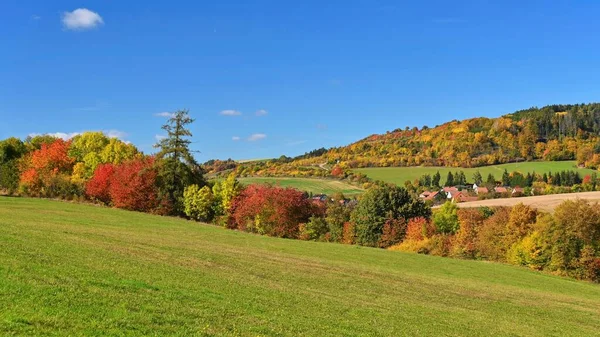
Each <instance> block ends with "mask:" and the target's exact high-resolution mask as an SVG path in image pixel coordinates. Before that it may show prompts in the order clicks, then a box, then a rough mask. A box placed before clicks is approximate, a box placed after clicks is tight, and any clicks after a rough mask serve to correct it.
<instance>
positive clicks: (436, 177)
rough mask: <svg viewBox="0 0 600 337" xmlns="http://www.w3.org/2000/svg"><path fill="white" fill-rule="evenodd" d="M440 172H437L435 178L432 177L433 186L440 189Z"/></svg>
mask: <svg viewBox="0 0 600 337" xmlns="http://www.w3.org/2000/svg"><path fill="white" fill-rule="evenodd" d="M441 178H442V177H441V175H440V171H437V172H436V173H435V174H434V175H433V177H431V185H432V186H435V187H440V179H441Z"/></svg>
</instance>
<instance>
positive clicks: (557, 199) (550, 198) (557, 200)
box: [458, 192, 600, 212]
mask: <svg viewBox="0 0 600 337" xmlns="http://www.w3.org/2000/svg"><path fill="white" fill-rule="evenodd" d="M574 199H585V200H589V201H591V202H596V201H600V192H581V193H566V194H552V195H538V196H534V197H522V198H506V199H491V200H478V201H471V202H463V203H460V204H458V206H459V207H481V206H488V207H492V206H514V205H516V204H519V203H523V204H525V205H530V206H532V207H535V208H538V209H540V210H543V211H547V212H552V211H553V210H554V208H556V206H558V205H560V204H561V203H562V202H563V201H565V200H574Z"/></svg>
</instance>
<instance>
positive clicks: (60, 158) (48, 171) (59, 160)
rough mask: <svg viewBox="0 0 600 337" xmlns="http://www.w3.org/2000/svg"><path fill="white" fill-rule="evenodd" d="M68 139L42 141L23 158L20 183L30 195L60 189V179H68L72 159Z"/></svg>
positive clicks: (51, 192)
mask: <svg viewBox="0 0 600 337" xmlns="http://www.w3.org/2000/svg"><path fill="white" fill-rule="evenodd" d="M70 144H71V142H70V141H64V140H62V139H60V138H57V139H56V140H54V141H53V142H51V143H43V144H42V145H41V147H40V149H38V150H35V151H33V152H31V153H30V154H29V155H28V156H27V157H25V158H24V160H23V166H22V168H21V169H22V173H21V177H20V181H21V184H22V185H23V186H24V187H26V189H27V192H28V193H29V194H32V195H40V194H42V191H45V194H48V196H54V195H53V194H55V193H54V192H56V191H58V190H60V188H61V186H57V184H60V181H63V180H64V181H68V175H69V174H70V171H71V170H72V168H73V163H74V160H73V158H71V157H69V156H68V152H69V146H70Z"/></svg>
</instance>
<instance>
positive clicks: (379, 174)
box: [354, 161, 597, 186]
mask: <svg viewBox="0 0 600 337" xmlns="http://www.w3.org/2000/svg"><path fill="white" fill-rule="evenodd" d="M505 169H506V170H507V171H508V172H513V171H519V172H521V173H523V174H527V172H536V173H540V174H542V173H544V172H546V173H548V172H558V171H564V170H576V169H577V165H576V162H575V161H542V162H522V163H511V164H502V165H492V166H483V167H478V168H454V167H423V166H417V167H373V168H361V169H355V170H354V171H355V172H360V173H363V174H365V175H367V176H368V177H369V178H372V179H376V180H383V181H387V182H390V183H395V184H398V185H401V186H402V185H404V182H405V181H407V180H410V181H414V180H415V179H418V178H419V177H421V176H422V175H424V174H431V175H433V174H435V173H436V172H437V171H440V174H441V176H442V179H441V182H442V183H444V182H445V181H446V175H447V174H448V171H452V172H453V173H454V172H457V171H463V172H465V175H466V176H467V180H468V181H469V182H472V181H473V174H474V173H475V171H477V170H479V172H480V173H481V175H482V176H483V179H484V180H485V179H486V177H487V175H488V174H490V173H491V174H493V175H494V177H496V179H500V178H502V173H503V172H504V170H505ZM577 172H579V173H580V175H581V176H582V177H583V176H585V175H586V174H591V173H593V172H597V171H594V170H590V169H577Z"/></svg>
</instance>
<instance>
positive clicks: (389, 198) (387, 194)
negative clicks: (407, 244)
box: [351, 185, 431, 247]
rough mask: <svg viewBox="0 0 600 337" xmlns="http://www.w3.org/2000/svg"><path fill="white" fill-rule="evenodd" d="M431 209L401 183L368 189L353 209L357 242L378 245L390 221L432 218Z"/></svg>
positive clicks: (352, 218)
mask: <svg viewBox="0 0 600 337" xmlns="http://www.w3.org/2000/svg"><path fill="white" fill-rule="evenodd" d="M430 216H431V208H429V207H427V206H426V205H425V204H424V203H423V201H421V200H418V199H416V198H414V197H413V196H411V195H410V194H409V193H408V191H406V189H404V188H402V187H399V186H390V185H383V186H375V187H373V188H371V189H369V190H368V191H367V192H366V193H365V194H364V195H363V196H362V198H361V199H360V202H359V203H358V206H356V208H355V209H354V211H352V214H351V221H352V222H353V223H354V224H355V226H356V242H357V243H358V244H360V245H364V246H372V247H375V246H377V244H378V242H379V240H380V238H381V235H382V233H383V226H384V224H385V223H386V222H387V221H390V220H400V221H403V222H407V221H408V220H409V219H412V218H416V217H425V218H429V217H430Z"/></svg>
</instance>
